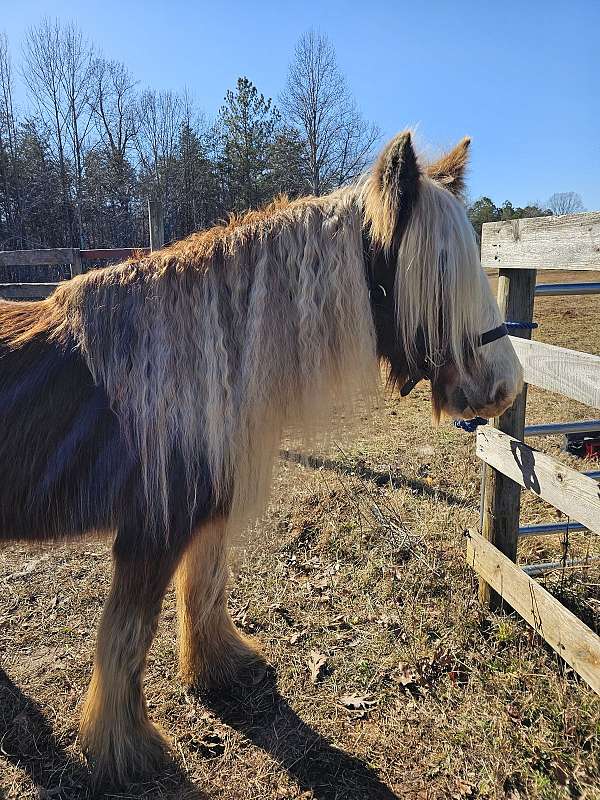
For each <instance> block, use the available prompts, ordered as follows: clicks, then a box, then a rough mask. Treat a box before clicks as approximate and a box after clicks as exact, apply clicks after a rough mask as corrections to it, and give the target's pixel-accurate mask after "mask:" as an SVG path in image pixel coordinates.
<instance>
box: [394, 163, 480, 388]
mask: <svg viewBox="0 0 600 800" xmlns="http://www.w3.org/2000/svg"><path fill="white" fill-rule="evenodd" d="M481 291H482V287H481V267H480V262H479V256H478V252H477V246H476V242H475V237H474V233H473V228H472V226H471V224H470V222H469V220H468V218H467V216H466V212H465V209H464V206H463V205H462V203H461V202H460V201H459V200H458V199H457V198H456V197H454V196H453V195H452V194H451V193H450V192H449V191H448V190H446V189H444V188H443V187H442V186H440V185H438V184H437V183H436V182H434V181H432V180H431V179H429V178H427V177H422V178H421V185H420V188H419V196H418V199H417V202H416V203H415V206H414V209H413V212H412V214H411V216H410V219H409V220H408V223H407V225H406V230H405V231H404V234H403V236H402V239H401V242H400V245H399V247H398V251H397V260H396V280H395V301H396V316H397V323H398V328H399V335H400V339H401V341H402V342H403V345H404V351H405V354H406V359H407V361H408V364H409V366H411V367H413V366H415V365H416V364H417V363H419V361H420V360H421V359H422V356H423V353H422V352H419V348H418V343H417V332H418V331H419V330H421V331H424V332H425V343H426V355H427V356H428V358H429V360H430V362H431V366H432V369H433V372H434V374H435V373H436V371H437V369H438V368H440V367H441V366H442V365H443V363H445V362H447V361H449V360H450V361H452V363H454V364H455V366H456V367H457V369H459V370H461V371H463V370H465V369H466V367H467V362H468V360H469V359H470V358H472V357H473V356H474V354H475V353H476V347H475V342H476V338H477V336H478V333H479V328H480V324H481V320H480V315H481Z"/></svg>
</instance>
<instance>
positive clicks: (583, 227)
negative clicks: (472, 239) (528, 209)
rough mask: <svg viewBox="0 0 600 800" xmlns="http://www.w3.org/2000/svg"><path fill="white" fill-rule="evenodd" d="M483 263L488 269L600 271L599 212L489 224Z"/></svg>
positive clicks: (483, 234)
mask: <svg viewBox="0 0 600 800" xmlns="http://www.w3.org/2000/svg"><path fill="white" fill-rule="evenodd" d="M481 263H482V265H483V266H484V267H485V268H487V269H498V268H504V269H563V270H571V269H576V270H580V269H594V270H596V269H598V270H600V212H592V213H588V214H567V215H565V216H559V217H533V218H531V219H515V220H507V221H505V222H486V223H485V224H484V225H483V228H482V232H481Z"/></svg>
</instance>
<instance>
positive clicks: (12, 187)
mask: <svg viewBox="0 0 600 800" xmlns="http://www.w3.org/2000/svg"><path fill="white" fill-rule="evenodd" d="M12 92H13V76H12V65H11V61H10V54H9V50H8V39H7V38H6V34H5V33H2V34H0V158H2V155H3V154H4V159H3V161H2V162H0V179H1V181H2V186H3V190H4V202H3V203H2V206H3V208H4V217H5V225H6V232H7V234H9V236H13V237H17V238H18V239H22V216H21V203H20V192H19V185H18V175H17V170H16V164H17V131H16V121H15V114H14V108H13V100H12ZM0 223H1V220H0ZM17 228H19V230H18V231H17Z"/></svg>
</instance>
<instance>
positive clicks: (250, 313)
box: [48, 178, 479, 529]
mask: <svg viewBox="0 0 600 800" xmlns="http://www.w3.org/2000/svg"><path fill="white" fill-rule="evenodd" d="M367 183H368V178H367ZM365 186H366V184H365V182H363V183H361V184H358V185H357V186H353V187H348V188H346V189H343V190H339V191H337V192H335V193H333V194H331V195H329V196H327V197H324V198H307V199H303V200H299V201H295V202H292V203H288V202H286V201H280V202H278V203H276V204H274V205H273V206H271V207H270V208H268V209H266V210H264V211H262V212H252V213H250V214H248V215H246V216H244V217H242V218H239V219H233V220H232V221H231V222H230V224H229V225H225V226H221V227H217V228H213V229H211V230H209V231H206V232H202V233H198V234H194V235H192V236H190V237H188V238H187V239H185V240H184V241H183V242H180V243H178V244H175V245H172V246H169V247H167V248H165V249H163V250H162V251H159V252H157V253H154V254H151V255H150V256H148V257H147V258H145V259H143V260H141V261H139V262H127V263H125V264H122V265H119V266H117V267H113V268H109V269H106V270H100V271H96V272H92V273H89V274H87V275H85V276H82V277H80V278H78V279H75V280H73V281H71V282H69V284H67V285H65V286H64V287H62V288H60V289H59V290H58V291H57V292H56V293H55V295H54V296H53V297H52V298H51V299H50V301H48V302H51V303H53V304H54V306H55V307H56V309H57V310H58V309H60V312H61V313H60V317H61V318H62V320H63V321H62V323H61V326H60V328H61V330H63V331H64V332H66V333H68V334H69V335H70V336H74V337H75V340H76V341H77V343H78V346H79V348H80V350H81V352H82V353H83V355H84V356H85V359H86V361H87V363H88V365H89V368H90V370H91V372H92V375H93V377H94V380H95V381H96V382H98V383H99V384H101V385H102V386H104V387H105V389H106V391H107V393H108V397H109V400H110V402H111V404H112V406H113V408H114V410H115V412H116V413H117V414H118V415H119V417H120V419H121V422H122V426H123V429H124V431H125V432H126V435H127V436H128V438H129V440H130V443H131V446H132V447H133V448H134V449H135V450H136V452H137V453H138V455H139V459H140V462H141V465H142V474H143V481H144V488H145V494H146V501H147V505H148V509H149V511H148V513H149V517H150V519H149V522H150V524H152V525H153V527H154V529H164V528H165V527H166V528H167V529H168V518H169V489H168V487H169V472H170V469H171V466H172V463H171V462H172V456H173V454H174V453H176V452H177V453H180V454H181V457H182V459H183V463H184V464H185V465H186V469H187V473H188V474H187V480H188V486H189V487H196V486H198V485H199V484H198V482H199V480H201V479H202V477H203V476H204V477H205V478H209V479H210V482H211V485H212V487H213V490H214V492H215V493H216V499H217V501H218V502H223V503H224V504H225V505H229V504H232V506H233V509H232V514H231V516H232V519H233V520H234V524H235V526H236V527H239V526H240V525H241V524H243V522H245V521H247V520H248V519H249V518H251V517H254V516H256V515H257V514H258V513H260V511H261V510H262V507H263V505H264V503H265V501H266V498H267V497H268V492H269V488H270V481H271V472H272V465H273V461H274V457H275V454H276V452H277V448H278V446H279V444H280V441H281V437H282V435H283V432H284V431H285V430H286V429H289V428H292V429H294V430H297V431H299V432H301V433H302V434H303V435H304V436H307V437H313V436H314V435H315V434H318V433H319V432H320V431H322V430H323V429H324V428H326V427H327V424H328V421H329V417H330V411H331V408H332V406H334V405H335V406H336V407H337V408H340V407H341V408H344V407H345V408H346V409H348V408H350V409H352V407H353V404H354V403H355V401H356V398H357V397H358V396H364V395H365V394H366V395H369V394H370V393H373V392H375V391H376V386H377V380H378V369H377V358H376V343H375V332H374V325H373V318H372V312H371V307H370V302H369V294H368V287H367V282H366V280H365V264H364V255H363V245H362V232H363V227H364V225H365V221H366V222H367V223H368V222H369V220H368V218H367V219H366V220H365V214H366V212H365V208H364V197H365ZM382 202H383V200H382ZM371 206H372V203H371ZM367 217H368V214H367ZM465 223H466V224H467V225H468V222H467V221H466V217H465V216H464V212H462V211H461V209H460V205H459V203H458V202H457V201H456V200H455V199H454V198H453V197H452V196H451V195H450V194H449V193H448V192H447V191H446V190H445V189H443V188H441V187H440V186H438V185H437V184H434V183H433V182H432V181H430V180H429V179H427V178H422V187H421V192H420V197H419V200H418V202H417V205H416V207H415V209H414V210H413V213H412V216H411V218H410V221H409V223H408V228H407V230H406V233H405V236H404V238H403V240H402V244H401V246H400V251H399V253H398V277H397V281H396V305H397V311H398V318H399V324H400V332H401V335H402V340H403V342H404V346H405V348H406V352H407V356H408V358H409V360H410V358H412V357H414V332H415V331H416V329H417V327H418V326H419V325H420V324H423V323H425V324H426V325H427V327H428V329H429V330H430V331H437V330H438V325H437V320H438V315H439V313H440V309H441V313H442V317H443V320H444V325H443V330H444V331H445V333H444V334H443V336H444V337H445V338H444V340H443V341H442V339H440V340H439V341H438V340H437V339H436V338H435V336H433V337H432V339H431V342H432V348H433V349H434V350H437V349H438V348H439V350H440V351H441V350H443V348H444V347H445V346H446V345H447V344H448V345H449V346H450V348H451V351H452V353H453V354H454V356H455V358H456V359H457V361H458V362H459V363H460V361H461V358H462V353H463V345H464V341H465V337H469V336H471V337H472V336H473V335H474V331H476V330H477V329H478V325H477V324H476V320H475V317H476V308H477V305H476V303H474V302H473V297H474V295H473V292H475V293H476V292H477V291H478V286H479V283H478V280H477V279H476V274H475V263H476V253H475V255H474V242H473V241H472V240H471V238H469V235H467V230H466V225H465ZM442 257H443V269H442V270H441V271H440V268H439V267H440V263H441V261H440V259H442ZM474 279H475V280H474ZM434 323H435V324H434ZM446 339H447V341H446ZM432 355H433V356H434V355H435V353H434V352H432ZM207 469H208V475H206V472H207ZM190 491H191V490H190ZM194 504H195V498H194V496H193V495H192V494H190V497H189V506H190V514H192V513H193V509H194Z"/></svg>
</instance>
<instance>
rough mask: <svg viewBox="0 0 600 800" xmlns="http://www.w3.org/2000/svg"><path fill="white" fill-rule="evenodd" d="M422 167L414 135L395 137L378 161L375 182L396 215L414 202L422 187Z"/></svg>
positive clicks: (405, 132)
mask: <svg viewBox="0 0 600 800" xmlns="http://www.w3.org/2000/svg"><path fill="white" fill-rule="evenodd" d="M419 175H420V170H419V165H418V163H417V157H416V155H415V151H414V149H413V144H412V137H411V133H410V131H403V132H402V133H399V134H398V135H397V136H395V137H394V138H393V139H392V141H391V142H389V143H388V144H387V145H386V147H385V148H384V150H383V152H382V153H381V155H380V156H379V158H378V159H377V162H376V164H375V168H374V170H373V178H374V180H375V182H376V184H377V186H378V188H379V191H380V192H381V195H382V197H383V198H385V200H386V201H387V202H391V204H392V205H393V207H394V208H395V211H396V212H397V213H398V212H401V211H403V205H405V204H406V202H407V201H408V202H411V203H412V200H413V199H414V196H415V195H416V192H417V188H418V185H419Z"/></svg>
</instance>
